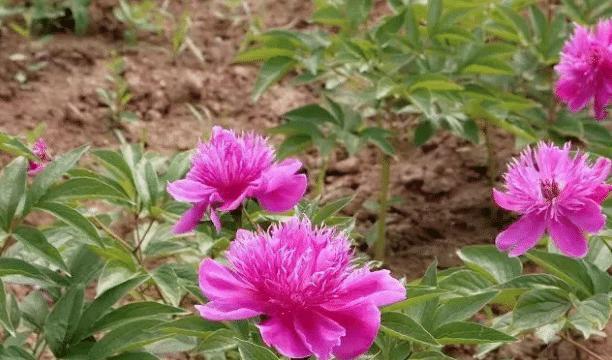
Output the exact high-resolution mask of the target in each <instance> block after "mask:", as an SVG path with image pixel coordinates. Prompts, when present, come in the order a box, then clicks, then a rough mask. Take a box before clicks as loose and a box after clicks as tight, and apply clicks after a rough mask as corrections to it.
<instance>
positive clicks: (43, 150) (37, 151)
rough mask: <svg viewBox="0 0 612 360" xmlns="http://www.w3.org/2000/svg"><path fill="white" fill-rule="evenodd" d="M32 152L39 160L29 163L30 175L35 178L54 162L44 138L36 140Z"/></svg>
mask: <svg viewBox="0 0 612 360" xmlns="http://www.w3.org/2000/svg"><path fill="white" fill-rule="evenodd" d="M32 152H33V153H34V155H36V156H37V157H38V160H29V161H28V175H30V176H34V175H36V174H38V173H40V172H41V171H43V170H44V169H45V166H47V164H48V163H49V162H50V161H51V160H52V159H51V156H50V155H49V152H48V149H47V143H46V142H45V140H44V139H43V138H39V139H38V140H36V142H35V143H34V145H32Z"/></svg>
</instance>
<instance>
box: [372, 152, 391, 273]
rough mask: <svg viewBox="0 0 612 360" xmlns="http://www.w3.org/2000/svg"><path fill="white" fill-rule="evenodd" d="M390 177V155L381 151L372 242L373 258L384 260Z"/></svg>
mask: <svg viewBox="0 0 612 360" xmlns="http://www.w3.org/2000/svg"><path fill="white" fill-rule="evenodd" d="M390 179H391V157H390V156H388V155H386V154H383V153H381V162H380V189H379V198H378V228H377V231H376V233H377V236H376V242H375V243H374V258H375V259H376V260H380V261H382V262H384V261H385V249H386V233H387V227H386V225H387V224H386V223H387V212H388V210H389V185H390Z"/></svg>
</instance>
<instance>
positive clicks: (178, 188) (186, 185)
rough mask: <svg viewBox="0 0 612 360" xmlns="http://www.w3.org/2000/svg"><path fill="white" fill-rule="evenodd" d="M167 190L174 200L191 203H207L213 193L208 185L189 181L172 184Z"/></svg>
mask: <svg viewBox="0 0 612 360" xmlns="http://www.w3.org/2000/svg"><path fill="white" fill-rule="evenodd" d="M167 189H168V193H169V194H170V195H172V197H173V198H174V200H177V201H184V202H190V203H197V202H203V201H207V200H208V198H209V196H210V193H211V189H210V188H208V187H207V186H206V185H204V184H202V183H200V182H197V181H193V180H189V179H182V180H177V181H174V182H171V183H169V184H168V187H167Z"/></svg>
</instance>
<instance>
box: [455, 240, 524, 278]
mask: <svg viewBox="0 0 612 360" xmlns="http://www.w3.org/2000/svg"><path fill="white" fill-rule="evenodd" d="M457 255H459V258H460V259H461V260H462V261H463V262H465V264H466V265H467V267H469V268H470V269H472V270H474V271H476V272H479V273H481V274H483V275H484V276H486V277H488V278H489V279H490V280H492V281H494V282H496V283H498V284H500V283H504V282H507V281H509V280H510V279H512V278H515V277H517V276H519V275H521V272H522V270H523V266H522V264H521V261H520V260H519V259H517V258H511V257H508V256H507V255H506V254H504V253H501V252H499V251H498V250H497V248H496V247H495V246H493V245H472V246H466V247H463V248H462V249H461V250H459V251H457Z"/></svg>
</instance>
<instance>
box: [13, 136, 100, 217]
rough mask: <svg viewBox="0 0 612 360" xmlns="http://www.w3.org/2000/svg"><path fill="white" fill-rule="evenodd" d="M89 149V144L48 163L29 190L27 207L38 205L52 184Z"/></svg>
mask: <svg viewBox="0 0 612 360" xmlns="http://www.w3.org/2000/svg"><path fill="white" fill-rule="evenodd" d="M88 149H89V146H81V147H79V148H76V149H74V150H72V151H70V152H69V153H66V154H64V155H62V156H59V157H58V158H57V159H55V160H54V161H52V162H51V163H49V164H47V166H45V169H44V170H43V171H42V172H41V173H40V174H38V175H37V176H36V178H34V182H33V183H32V186H31V187H30V191H29V192H28V198H27V202H26V209H28V210H29V209H30V207H31V206H32V205H36V203H37V202H38V201H39V200H40V199H41V198H42V197H43V195H45V193H46V192H47V190H48V189H49V188H50V187H51V185H53V183H55V182H56V181H57V180H59V179H60V178H61V177H62V176H63V175H64V174H66V172H67V171H68V170H70V169H72V167H73V166H74V165H76V163H77V162H78V161H79V159H80V158H81V157H82V156H83V154H85V152H86V151H87V150H88ZM24 213H25V211H24Z"/></svg>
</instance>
